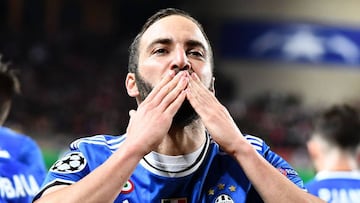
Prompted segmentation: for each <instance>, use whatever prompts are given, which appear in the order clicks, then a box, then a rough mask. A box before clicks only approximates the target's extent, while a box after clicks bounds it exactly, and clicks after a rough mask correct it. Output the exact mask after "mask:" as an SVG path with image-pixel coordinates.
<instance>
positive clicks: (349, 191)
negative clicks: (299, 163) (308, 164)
mask: <svg viewBox="0 0 360 203" xmlns="http://www.w3.org/2000/svg"><path fill="white" fill-rule="evenodd" d="M306 188H307V189H308V191H309V192H310V193H311V194H314V195H315V196H318V197H320V198H321V199H323V200H325V201H326V202H329V203H335V202H336V203H342V202H344V203H345V202H346V203H358V202H360V172H358V171H354V172H345V171H344V172H332V171H323V172H319V173H317V174H316V176H315V177H314V179H313V180H311V181H310V182H308V183H307V184H306Z"/></svg>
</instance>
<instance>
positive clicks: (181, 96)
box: [165, 90, 187, 116]
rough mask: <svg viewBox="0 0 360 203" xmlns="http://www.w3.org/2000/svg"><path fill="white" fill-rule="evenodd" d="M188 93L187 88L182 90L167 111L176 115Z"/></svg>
mask: <svg viewBox="0 0 360 203" xmlns="http://www.w3.org/2000/svg"><path fill="white" fill-rule="evenodd" d="M186 93H187V92H186V90H182V91H181V92H180V94H179V95H178V96H177V97H176V99H175V100H174V101H173V102H171V103H170V104H169V106H168V107H167V108H166V110H165V113H169V114H170V115H172V116H174V115H175V114H176V112H177V111H178V109H179V108H180V106H181V105H182V103H183V102H184V100H185V99H186Z"/></svg>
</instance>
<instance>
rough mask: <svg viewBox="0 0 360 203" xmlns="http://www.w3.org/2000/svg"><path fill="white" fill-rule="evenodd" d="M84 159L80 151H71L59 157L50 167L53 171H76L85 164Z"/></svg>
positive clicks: (81, 168)
mask: <svg viewBox="0 0 360 203" xmlns="http://www.w3.org/2000/svg"><path fill="white" fill-rule="evenodd" d="M86 164H87V163H86V159H85V157H84V155H83V154H82V153H81V152H72V153H69V154H67V155H65V156H64V157H63V158H61V159H59V160H58V161H56V162H55V163H54V165H53V166H52V167H51V168H50V171H51V172H55V173H76V172H79V171H81V170H83V169H84V168H85V166H86Z"/></svg>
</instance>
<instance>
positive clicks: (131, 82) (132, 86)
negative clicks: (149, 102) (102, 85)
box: [125, 73, 139, 97]
mask: <svg viewBox="0 0 360 203" xmlns="http://www.w3.org/2000/svg"><path fill="white" fill-rule="evenodd" d="M125 86H126V90H127V93H128V95H129V96H130V97H137V96H138V95H139V90H138V88H137V85H136V82H135V74H134V73H128V74H127V75H126V81H125Z"/></svg>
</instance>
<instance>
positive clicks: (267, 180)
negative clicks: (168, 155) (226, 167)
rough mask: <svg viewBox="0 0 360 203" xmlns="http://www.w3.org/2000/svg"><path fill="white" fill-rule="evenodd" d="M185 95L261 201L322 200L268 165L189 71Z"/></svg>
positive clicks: (226, 112) (213, 97)
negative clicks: (189, 77)
mask: <svg viewBox="0 0 360 203" xmlns="http://www.w3.org/2000/svg"><path fill="white" fill-rule="evenodd" d="M189 84H190V85H188V90H187V92H188V93H187V98H188V100H189V101H190V103H191V105H192V106H193V107H194V109H195V110H196V112H197V113H198V114H199V116H200V117H201V119H202V121H203V123H204V125H205V127H206V128H207V130H208V131H209V132H210V134H211V136H212V138H213V139H214V140H215V141H216V142H217V143H218V144H219V145H220V146H221V147H222V148H223V150H225V151H226V152H227V153H229V154H231V155H232V156H233V157H234V158H235V159H236V160H237V161H238V163H239V164H240V165H241V167H242V168H243V170H244V172H245V173H246V175H247V177H248V178H249V180H250V181H251V183H252V184H253V185H254V187H255V188H256V190H257V191H258V192H259V194H260V196H261V197H262V198H263V200H264V201H265V202H274V203H279V202H284V203H285V202H286V203H287V202H299V203H304V202H323V201H322V200H320V199H318V198H316V197H315V196H312V195H310V194H308V193H307V192H305V191H304V190H302V189H300V188H299V187H298V186H296V185H295V184H293V183H292V182H291V181H289V180H288V179H287V178H286V177H285V176H283V175H282V174H281V173H279V171H278V170H276V169H275V168H274V167H273V166H272V165H271V164H269V163H268V162H267V161H266V160H265V159H264V158H263V157H262V156H261V155H260V154H259V153H258V152H257V151H256V150H255V149H254V147H253V146H252V145H251V144H250V143H249V142H248V141H247V140H246V139H245V138H244V136H243V135H242V133H241V132H240V130H239V129H238V127H237V126H236V124H235V122H234V121H233V119H232V117H231V115H230V114H229V112H228V111H227V109H226V108H225V107H224V106H223V105H222V104H221V103H220V102H219V101H218V100H217V99H216V97H215V96H214V94H213V93H212V92H210V91H209V90H208V89H207V88H206V87H205V86H204V85H203V84H202V82H201V81H200V79H199V78H198V77H197V75H196V74H195V73H192V74H191V79H190V81H189Z"/></svg>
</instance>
